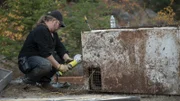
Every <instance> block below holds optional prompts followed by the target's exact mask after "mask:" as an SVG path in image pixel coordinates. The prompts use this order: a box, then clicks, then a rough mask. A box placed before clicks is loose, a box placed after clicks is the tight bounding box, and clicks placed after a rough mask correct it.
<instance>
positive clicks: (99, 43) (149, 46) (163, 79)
mask: <svg viewBox="0 0 180 101" xmlns="http://www.w3.org/2000/svg"><path fill="white" fill-rule="evenodd" d="M179 34H180V31H179V29H178V28H177V27H159V28H158V27H156V28H138V29H114V30H112V29H111V30H94V31H91V32H84V33H82V39H81V40H82V51H83V61H84V62H83V68H84V69H85V72H84V73H85V77H86V79H87V80H86V81H87V82H86V84H91V83H88V81H89V80H88V79H89V78H91V75H92V74H90V73H89V72H88V70H89V68H100V71H101V79H100V80H101V87H102V88H101V91H106V92H124V93H146V94H180V91H179V48H180V47H179V42H180V41H179V40H180V39H179V38H180V37H179Z"/></svg>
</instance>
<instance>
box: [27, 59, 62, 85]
mask: <svg viewBox="0 0 180 101" xmlns="http://www.w3.org/2000/svg"><path fill="white" fill-rule="evenodd" d="M54 57H55V59H56V60H57V61H58V60H59V61H58V62H59V63H62V61H60V59H59V57H57V56H54ZM27 61H28V64H29V66H30V67H31V68H33V69H32V70H31V71H30V72H29V73H27V74H25V78H26V79H28V80H29V81H32V82H38V83H49V82H50V81H51V77H52V76H53V75H54V74H55V73H56V71H57V70H56V69H55V68H54V67H52V65H51V63H50V61H49V60H47V59H46V58H43V57H40V56H31V57H29V58H28V59H27Z"/></svg>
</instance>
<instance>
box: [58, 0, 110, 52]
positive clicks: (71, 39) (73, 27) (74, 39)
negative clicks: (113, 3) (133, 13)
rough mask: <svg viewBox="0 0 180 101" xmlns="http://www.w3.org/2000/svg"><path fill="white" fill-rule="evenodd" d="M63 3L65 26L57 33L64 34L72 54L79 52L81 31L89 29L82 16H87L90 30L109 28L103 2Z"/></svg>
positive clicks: (95, 0) (90, 0)
mask: <svg viewBox="0 0 180 101" xmlns="http://www.w3.org/2000/svg"><path fill="white" fill-rule="evenodd" d="M62 1H65V0H62ZM64 5H66V6H65V8H63V9H62V11H64V12H63V14H64V19H65V21H64V22H65V24H66V27H65V28H63V29H62V30H61V31H60V32H59V33H60V35H61V36H64V37H63V39H65V40H64V43H65V45H66V46H67V49H68V50H69V51H70V53H71V54H72V55H74V54H77V53H81V32H83V31H89V30H90V29H89V27H88V25H87V23H85V19H84V16H86V17H87V19H88V23H89V25H90V26H91V29H92V30H94V29H104V28H109V18H110V15H107V14H108V13H109V9H108V8H107V6H106V5H105V4H104V2H102V1H97V0H94V1H92V0H79V1H78V3H76V4H73V5H67V4H64Z"/></svg>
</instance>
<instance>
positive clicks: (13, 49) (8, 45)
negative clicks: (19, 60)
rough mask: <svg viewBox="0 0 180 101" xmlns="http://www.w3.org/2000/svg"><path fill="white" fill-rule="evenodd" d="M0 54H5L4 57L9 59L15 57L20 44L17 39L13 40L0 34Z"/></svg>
mask: <svg viewBox="0 0 180 101" xmlns="http://www.w3.org/2000/svg"><path fill="white" fill-rule="evenodd" d="M0 46H1V47H0V54H1V55H5V56H6V58H8V59H11V58H12V57H17V55H18V51H17V50H20V48H21V44H20V42H18V41H13V40H11V39H9V38H7V37H3V36H0Z"/></svg>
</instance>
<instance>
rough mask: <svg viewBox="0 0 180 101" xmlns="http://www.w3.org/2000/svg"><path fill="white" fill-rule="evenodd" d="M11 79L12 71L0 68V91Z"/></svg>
mask: <svg viewBox="0 0 180 101" xmlns="http://www.w3.org/2000/svg"><path fill="white" fill-rule="evenodd" d="M11 80H12V71H10V70H6V69H3V68H0V92H1V90H3V89H4V88H5V87H6V86H7V84H8V83H9V82H10V81H11Z"/></svg>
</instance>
